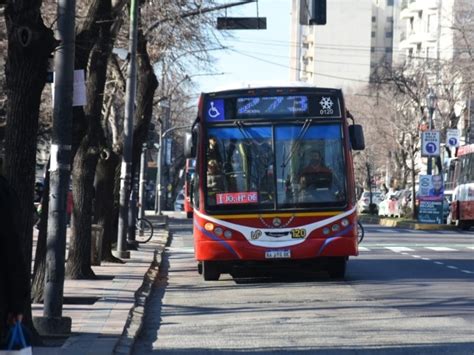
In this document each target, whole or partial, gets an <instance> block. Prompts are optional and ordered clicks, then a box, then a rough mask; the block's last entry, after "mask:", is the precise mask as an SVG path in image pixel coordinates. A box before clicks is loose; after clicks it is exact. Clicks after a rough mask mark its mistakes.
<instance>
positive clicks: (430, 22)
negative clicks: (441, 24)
mask: <svg viewBox="0 0 474 355" xmlns="http://www.w3.org/2000/svg"><path fill="white" fill-rule="evenodd" d="M437 25H438V21H437V18H436V15H435V14H431V15H428V18H427V19H426V32H429V33H434V32H436V26H437Z"/></svg>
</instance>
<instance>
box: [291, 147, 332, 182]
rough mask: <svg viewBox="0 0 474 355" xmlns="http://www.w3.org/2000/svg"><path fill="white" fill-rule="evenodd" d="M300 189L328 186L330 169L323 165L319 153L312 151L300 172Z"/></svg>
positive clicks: (330, 179) (330, 178) (330, 176)
mask: <svg viewBox="0 0 474 355" xmlns="http://www.w3.org/2000/svg"><path fill="white" fill-rule="evenodd" d="M299 182H300V188H301V189H308V188H309V189H317V188H330V187H331V183H332V171H331V169H329V168H327V167H326V166H324V164H323V161H322V157H321V153H320V152H319V151H313V152H312V154H311V160H310V162H309V165H308V166H306V167H305V168H304V169H303V170H302V171H301V173H300V177H299Z"/></svg>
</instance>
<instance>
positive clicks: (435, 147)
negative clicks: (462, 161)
mask: <svg viewBox="0 0 474 355" xmlns="http://www.w3.org/2000/svg"><path fill="white" fill-rule="evenodd" d="M439 144H440V134H439V131H433V130H431V131H424V132H422V134H421V156H423V157H438V156H439Z"/></svg>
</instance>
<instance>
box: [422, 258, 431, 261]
mask: <svg viewBox="0 0 474 355" xmlns="http://www.w3.org/2000/svg"><path fill="white" fill-rule="evenodd" d="M421 260H425V261H431V259H430V258H421Z"/></svg>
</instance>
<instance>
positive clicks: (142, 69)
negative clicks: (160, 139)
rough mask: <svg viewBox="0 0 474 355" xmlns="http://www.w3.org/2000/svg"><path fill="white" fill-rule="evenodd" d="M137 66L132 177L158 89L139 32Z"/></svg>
mask: <svg viewBox="0 0 474 355" xmlns="http://www.w3.org/2000/svg"><path fill="white" fill-rule="evenodd" d="M137 64H138V68H137V69H138V70H137V73H138V85H137V100H136V103H137V110H136V112H135V118H136V119H135V122H136V124H135V129H134V132H133V153H132V154H133V158H132V176H136V174H137V172H138V165H139V162H140V154H141V152H142V145H143V143H145V142H146V141H147V140H148V132H149V130H150V122H151V118H152V114H153V97H154V95H155V90H156V89H157V88H158V80H157V79H156V75H155V72H154V70H153V66H152V65H151V62H150V56H149V55H148V51H147V40H146V38H145V37H144V36H143V32H142V31H141V30H140V31H139V32H138V43H137Z"/></svg>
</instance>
